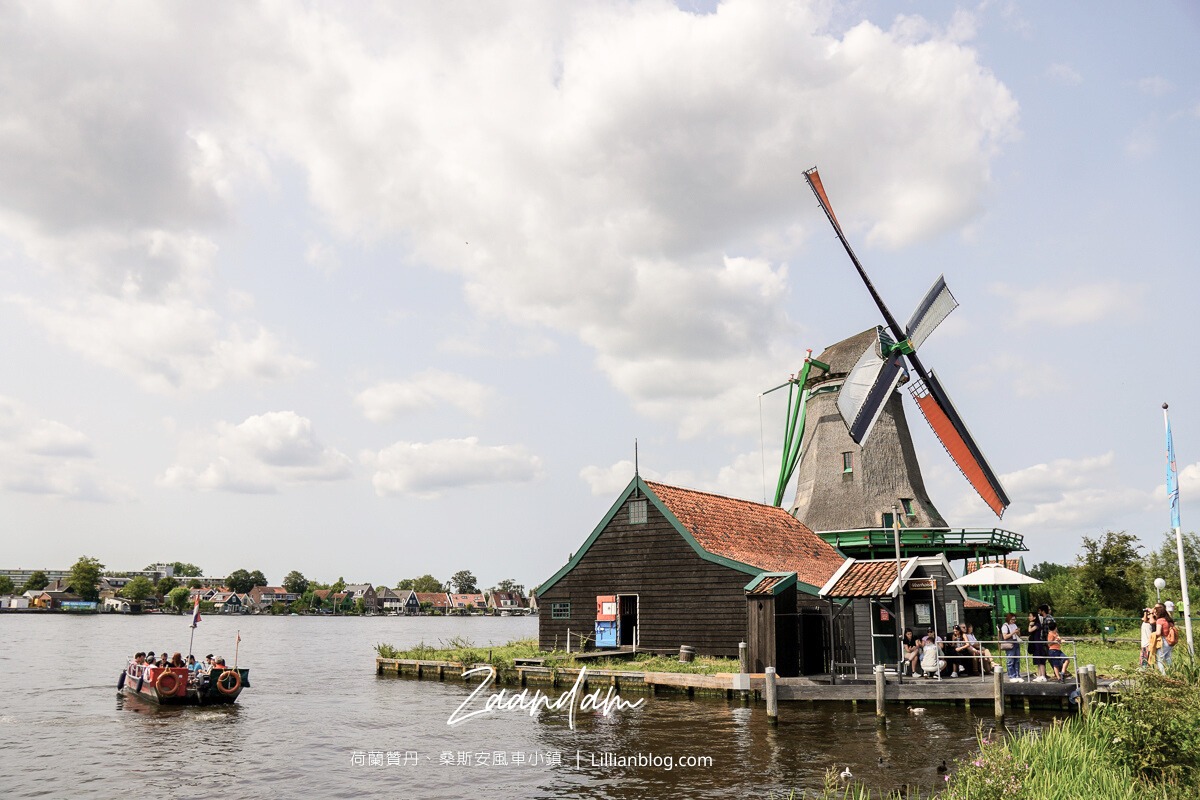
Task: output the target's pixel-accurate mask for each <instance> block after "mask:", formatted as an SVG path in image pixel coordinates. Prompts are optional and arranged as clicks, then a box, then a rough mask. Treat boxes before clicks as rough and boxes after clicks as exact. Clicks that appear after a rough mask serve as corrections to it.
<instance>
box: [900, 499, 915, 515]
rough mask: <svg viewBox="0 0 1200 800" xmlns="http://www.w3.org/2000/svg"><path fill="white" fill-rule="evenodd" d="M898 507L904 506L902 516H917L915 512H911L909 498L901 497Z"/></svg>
mask: <svg viewBox="0 0 1200 800" xmlns="http://www.w3.org/2000/svg"><path fill="white" fill-rule="evenodd" d="M900 505H902V506H904V516H906V517H915V516H916V515H917V512H916V511H914V510H913V503H912V498H911V497H901V498H900Z"/></svg>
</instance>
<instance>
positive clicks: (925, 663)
mask: <svg viewBox="0 0 1200 800" xmlns="http://www.w3.org/2000/svg"><path fill="white" fill-rule="evenodd" d="M948 669H949V666H948V665H947V663H946V660H945V659H944V658H942V640H941V637H939V636H938V635H937V634H936V633H934V630H933V628H930V629H929V632H928V633H926V634H925V637H924V638H923V639H921V677H922V678H928V677H930V676H932V675H940V674H942V673H946V670H948ZM946 674H947V675H948V674H949V673H946Z"/></svg>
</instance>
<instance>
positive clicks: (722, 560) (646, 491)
mask: <svg viewBox="0 0 1200 800" xmlns="http://www.w3.org/2000/svg"><path fill="white" fill-rule="evenodd" d="M635 490H640V491H641V493H642V494H643V495H645V497H646V499H647V500H649V501H650V502H651V503H653V504H654V507H655V508H657V509H658V510H659V513H661V514H662V515H663V516H664V517H665V518H666V520H667V521H668V522H670V523H671V526H672V527H673V528H675V531H676V532H677V533H678V534H679V535H680V536H682V537H683V539H684V541H686V542H687V543H688V544H689V545H691V547H692V549H693V550H695V551H696V555H698V556H700V558H702V559H704V560H705V561H711V562H712V563H714V564H720V565H721V566H723V567H729V568H730V569H734V570H737V571H738V572H744V573H746V574H747V575H755V576H757V575H759V574H761V573H762V568H761V567H754V566H751V565H749V564H743V563H742V562H741V561H734V560H733V559H732V558H726V557H725V556H719V555H717V554H715V553H710V552H709V551H707V550H705V549H704V548H703V547H701V546H700V543H699V542H698V541H696V537H694V536H692V533H691V531H689V530H688V529H687V526H686V525H684V524H683V523H682V522H680V521H679V518H678V517H676V516H675V515H674V514H673V513H672V512H671V509H669V508H667V506H666V504H665V503H663V501H662V499H661V498H659V496H658V495H656V494H655V493H654V491H653V490H652V489H651V488H650V487H649V486H647V485H646V483H645V481H643V480H642V479H641V477H640V476H634V478H633V480H631V481H630V482H629V485H628V486H626V487H625V491H623V492H621V495H620V496H619V497H618V498H617V500H616V502H615V503H613V504H612V507H611V508H609V509H608V513H607V514H605V515H604V519H602V520H600V523H599V524H598V525H597V526H596V527H595V528H593V529H592V533H591V535H590V536H588V538H587V540H586V541H584V543H583V546H582V547H580V548H579V550H578V551H576V553H575V555H574V556H572V557H571V560H570V561H568V562H567V563H566V565H565V566H563V567H562V568H561V569H560V570H559V571H558V572H556V573H554V574H553V575H551V576H550V578H549V579H547V580H546V582H545V583H543V584H542V585H541V586H539V587H538V590H537V596H538V597H541V596H542V595H543V594H544V593H545V592H547V591H549V590H550V589H551V588H553V586H554V584H556V583H558V582H559V581H560V580H562V579H563V577H564V576H565V575H566V574H567V573H568V572H570V571H571V570H573V569H575V567H576V566H577V565H578V564H579V562H580V561H582V560H583V557H584V556H585V555H587V551H588V549H589V548H591V546H592V545H593V544H595V542H596V540H597V539H599V538H600V534H601V533H603V532H604V529H605V528H607V527H608V523H610V522H612V519H613V517H615V516H616V515H617V512H618V511H620V510H621V508H622V507H623V506H624V505H625V501H626V500H628V499H629V497H630V496H631V495H632V494H633V493H634V491H635ZM796 588H797V589H798V590H800V591H802V592H804V593H805V594H811V595H813V596H816V595H817V594H818V593H819V592H820V587H817V586H812V585H810V584H807V583H804V582H803V581H799V580H797V581H796Z"/></svg>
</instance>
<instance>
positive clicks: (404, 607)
mask: <svg viewBox="0 0 1200 800" xmlns="http://www.w3.org/2000/svg"><path fill="white" fill-rule="evenodd" d="M396 597H398V598H399V599H400V613H401V614H404V615H405V616H409V617H411V616H413V615H415V614H420V613H421V601H420V600H418V599H417V593H416V592H414V591H413V590H412V589H397V590H396Z"/></svg>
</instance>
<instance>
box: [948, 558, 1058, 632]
mask: <svg viewBox="0 0 1200 800" xmlns="http://www.w3.org/2000/svg"><path fill="white" fill-rule="evenodd" d="M1032 583H1041V581H1039V580H1038V579H1037V578H1031V577H1030V576H1028V575H1023V574H1021V573H1020V572H1017V571H1016V570H1015V569H1009V568H1008V567H1006V566H1004V565H1003V564H997V563H995V562H989V563H987V564H981V565H980V566H979V569H977V570H975V571H974V572H968V573H967V574H966V575H963V576H962V577H961V578H955V579H954V580H952V581H950V585H951V586H991V587H993V589H992V632H993V633H995V631H996V623H997V619H996V590H995V588H994V587H996V586H1023V585H1026V584H1032Z"/></svg>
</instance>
